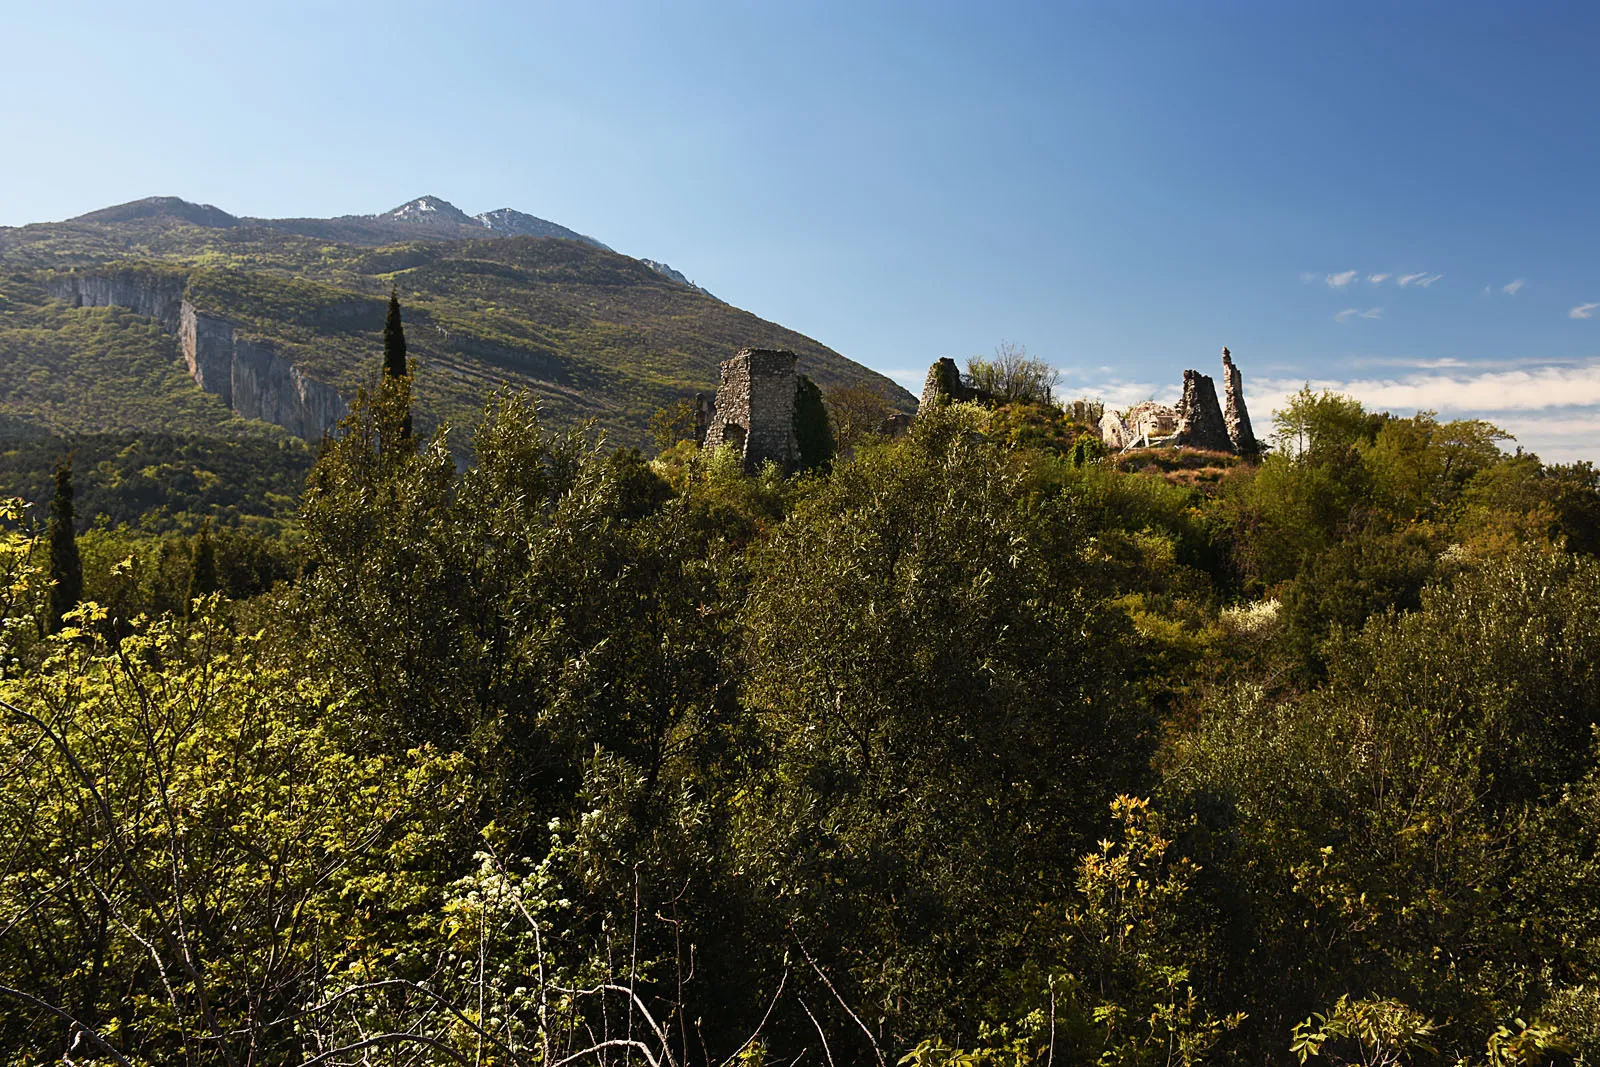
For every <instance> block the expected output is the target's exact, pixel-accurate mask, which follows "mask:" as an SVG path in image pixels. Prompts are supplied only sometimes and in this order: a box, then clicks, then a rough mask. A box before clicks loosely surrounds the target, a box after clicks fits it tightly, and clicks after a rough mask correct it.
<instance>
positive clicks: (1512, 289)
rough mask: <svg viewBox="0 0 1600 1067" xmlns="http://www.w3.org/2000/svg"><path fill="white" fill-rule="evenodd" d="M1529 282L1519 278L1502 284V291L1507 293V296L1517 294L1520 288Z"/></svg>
mask: <svg viewBox="0 0 1600 1067" xmlns="http://www.w3.org/2000/svg"><path fill="white" fill-rule="evenodd" d="M1527 284H1528V283H1527V282H1526V281H1524V280H1523V279H1521V278H1518V279H1517V280H1516V281H1514V282H1511V283H1509V284H1506V285H1502V286H1501V287H1500V291H1501V292H1502V293H1504V294H1506V295H1507V296H1516V295H1517V292H1518V290H1520V289H1521V288H1522V287H1523V286H1524V285H1527Z"/></svg>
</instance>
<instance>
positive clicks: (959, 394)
mask: <svg viewBox="0 0 1600 1067" xmlns="http://www.w3.org/2000/svg"><path fill="white" fill-rule="evenodd" d="M992 399H994V398H993V397H992V396H990V395H989V394H988V393H987V392H985V391H984V390H982V389H977V388H974V387H973V386H971V385H968V384H967V383H966V382H964V381H962V380H961V369H960V368H959V367H957V366H956V361H955V360H953V359H951V358H950V357H949V356H940V357H939V358H938V359H936V360H934V362H933V365H932V366H931V367H929V368H928V377H927V378H926V379H925V380H924V381H923V383H922V397H921V399H920V400H919V401H918V403H917V414H918V415H921V414H923V413H924V412H926V411H927V410H928V409H929V408H934V407H938V406H939V405H940V404H948V403H950V402H952V401H965V400H992Z"/></svg>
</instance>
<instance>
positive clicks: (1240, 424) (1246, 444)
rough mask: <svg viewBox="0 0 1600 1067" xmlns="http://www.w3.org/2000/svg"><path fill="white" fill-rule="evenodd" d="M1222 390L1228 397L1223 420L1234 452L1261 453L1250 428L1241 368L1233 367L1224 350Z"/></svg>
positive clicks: (1230, 358)
mask: <svg viewBox="0 0 1600 1067" xmlns="http://www.w3.org/2000/svg"><path fill="white" fill-rule="evenodd" d="M1222 374H1223V379H1222V388H1223V392H1224V394H1225V395H1226V396H1227V407H1226V408H1225V409H1224V410H1223V412H1222V420H1223V422H1224V423H1225V424H1226V425H1227V428H1228V440H1229V441H1231V442H1232V443H1233V450H1234V451H1235V452H1238V453H1239V454H1240V455H1254V454H1255V453H1257V452H1259V451H1261V447H1260V446H1259V445H1258V444H1256V434H1255V431H1254V430H1253V429H1251V428H1250V412H1249V411H1247V410H1245V406H1244V383H1243V379H1241V377H1240V376H1239V368H1238V367H1235V366H1234V365H1233V356H1232V355H1231V354H1229V352H1228V350H1227V349H1226V348H1224V349H1223V350H1222Z"/></svg>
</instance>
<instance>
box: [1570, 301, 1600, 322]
mask: <svg viewBox="0 0 1600 1067" xmlns="http://www.w3.org/2000/svg"><path fill="white" fill-rule="evenodd" d="M1595 308H1600V304H1579V305H1578V306H1577V307H1575V308H1573V309H1572V310H1571V311H1569V312H1567V318H1569V319H1592V318H1594V309H1595Z"/></svg>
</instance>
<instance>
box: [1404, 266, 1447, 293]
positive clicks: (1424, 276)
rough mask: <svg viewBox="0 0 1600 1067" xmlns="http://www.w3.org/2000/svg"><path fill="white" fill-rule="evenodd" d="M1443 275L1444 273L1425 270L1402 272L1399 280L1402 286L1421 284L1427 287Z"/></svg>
mask: <svg viewBox="0 0 1600 1067" xmlns="http://www.w3.org/2000/svg"><path fill="white" fill-rule="evenodd" d="M1443 277H1444V275H1443V274H1429V273H1428V272H1427V271H1425V270H1424V271H1418V272H1417V273H1415V274H1402V275H1400V278H1399V281H1400V284H1401V285H1402V286H1408V285H1420V286H1421V287H1422V288H1424V289H1426V288H1427V287H1428V286H1430V285H1432V284H1433V283H1434V282H1436V281H1438V280H1439V279H1440V278H1443Z"/></svg>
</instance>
